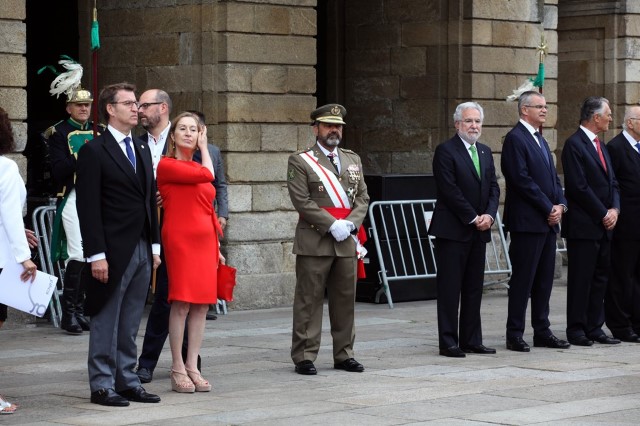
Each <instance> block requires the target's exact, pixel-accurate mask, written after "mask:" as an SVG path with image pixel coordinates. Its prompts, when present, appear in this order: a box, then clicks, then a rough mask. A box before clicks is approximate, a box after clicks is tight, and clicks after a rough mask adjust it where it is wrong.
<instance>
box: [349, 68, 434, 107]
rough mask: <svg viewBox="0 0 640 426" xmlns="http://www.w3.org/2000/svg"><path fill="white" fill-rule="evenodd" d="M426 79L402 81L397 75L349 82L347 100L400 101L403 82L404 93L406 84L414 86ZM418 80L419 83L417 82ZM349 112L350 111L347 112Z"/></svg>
mask: <svg viewBox="0 0 640 426" xmlns="http://www.w3.org/2000/svg"><path fill="white" fill-rule="evenodd" d="M423 78H425V77H414V78H407V79H404V78H403V79H402V80H401V77H400V76H397V75H390V76H381V77H367V78H357V79H355V78H354V79H349V80H347V87H346V91H347V98H348V99H350V100H351V102H354V103H358V102H367V101H369V100H381V99H398V98H399V97H400V94H401V89H400V85H401V83H400V82H401V81H402V91H403V92H404V90H405V84H406V85H409V86H412V85H413V84H415V85H418V84H420V83H421V82H422V80H421V79H423ZM405 80H414V81H412V82H405ZM415 80H418V81H415ZM409 90H419V89H418V88H417V87H409ZM347 112H348V111H347Z"/></svg>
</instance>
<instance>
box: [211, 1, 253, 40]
mask: <svg viewBox="0 0 640 426" xmlns="http://www.w3.org/2000/svg"><path fill="white" fill-rule="evenodd" d="M254 10H255V5H253V4H251V3H236V2H224V3H220V4H219V6H218V14H217V15H216V29H217V30H218V31H221V32H225V31H230V32H240V33H250V32H252V31H253V23H254V21H255V14H254Z"/></svg>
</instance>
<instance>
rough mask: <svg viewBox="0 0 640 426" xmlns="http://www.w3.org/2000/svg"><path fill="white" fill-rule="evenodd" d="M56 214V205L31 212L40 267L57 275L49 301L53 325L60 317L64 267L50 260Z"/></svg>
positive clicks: (58, 321) (56, 324) (57, 325)
mask: <svg viewBox="0 0 640 426" xmlns="http://www.w3.org/2000/svg"><path fill="white" fill-rule="evenodd" d="M55 215H56V206H55V205H50V206H41V207H38V208H36V209H35V210H34V211H33V214H32V221H33V228H34V229H33V231H34V232H35V233H36V237H37V238H38V258H39V259H40V268H41V269H42V271H43V272H46V273H47V274H49V275H55V276H57V277H58V280H59V281H58V283H59V285H58V287H57V291H54V292H53V296H52V297H51V302H49V312H50V315H51V322H52V323H53V326H54V327H60V319H61V318H62V306H61V305H60V294H62V289H63V288H64V268H63V267H62V265H61V264H60V263H59V262H57V263H54V262H52V261H51V232H52V229H53V220H54V217H55Z"/></svg>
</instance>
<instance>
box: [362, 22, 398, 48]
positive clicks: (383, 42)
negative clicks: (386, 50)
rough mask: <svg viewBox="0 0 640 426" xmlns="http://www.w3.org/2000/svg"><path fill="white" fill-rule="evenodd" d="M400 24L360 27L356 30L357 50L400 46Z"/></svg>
mask: <svg viewBox="0 0 640 426" xmlns="http://www.w3.org/2000/svg"><path fill="white" fill-rule="evenodd" d="M401 28H402V27H401V25H400V24H380V23H379V24H376V25H362V26H360V27H358V29H357V33H356V34H357V37H358V39H357V43H358V48H359V49H380V48H383V47H398V46H400V40H401V35H400V29H401Z"/></svg>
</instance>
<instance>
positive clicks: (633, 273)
mask: <svg viewBox="0 0 640 426" xmlns="http://www.w3.org/2000/svg"><path fill="white" fill-rule="evenodd" d="M622 127H623V129H624V130H623V131H622V132H620V133H619V134H618V135H617V136H616V137H615V138H613V139H611V140H610V141H609V143H608V144H607V150H608V151H609V156H610V157H611V165H612V167H613V171H614V173H615V175H616V180H617V181H618V185H619V187H620V217H619V219H618V223H617V224H616V228H615V230H614V231H613V240H612V241H611V270H610V274H609V283H608V285H607V294H606V296H605V298H604V317H605V321H606V323H607V327H608V328H609V330H611V333H612V334H613V337H615V338H617V339H620V340H622V341H623V342H636V343H640V337H638V333H640V226H638V223H637V222H638V218H639V217H640V151H639V149H640V106H637V105H634V106H631V107H628V108H627V110H626V111H625V114H624V123H623V124H622Z"/></svg>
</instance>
